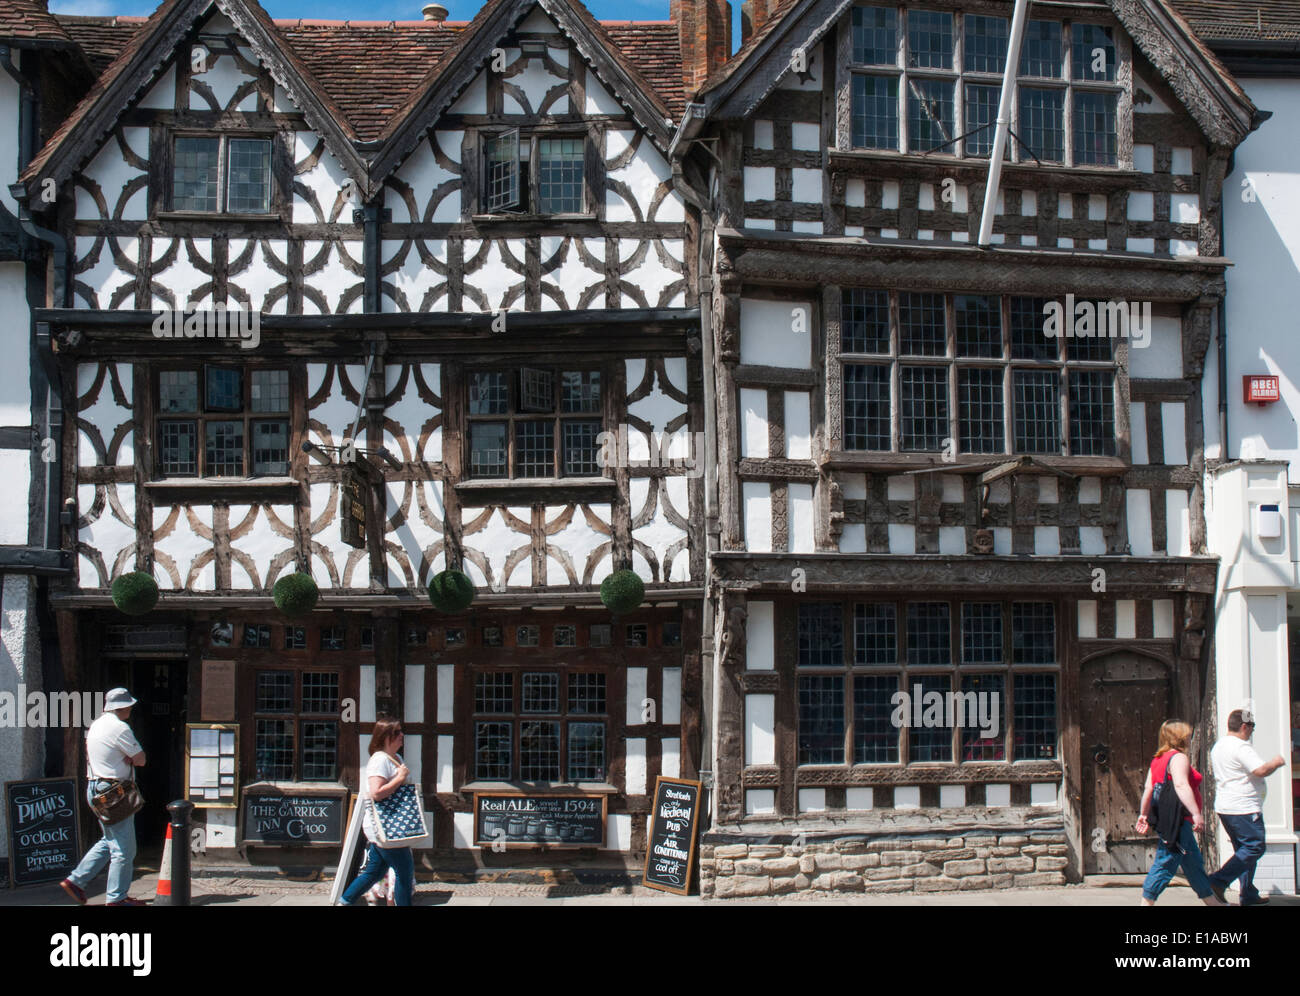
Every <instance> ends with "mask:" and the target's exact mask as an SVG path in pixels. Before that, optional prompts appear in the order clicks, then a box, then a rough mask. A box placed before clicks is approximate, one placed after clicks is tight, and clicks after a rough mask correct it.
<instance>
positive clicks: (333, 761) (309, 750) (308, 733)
mask: <svg viewBox="0 0 1300 996" xmlns="http://www.w3.org/2000/svg"><path fill="white" fill-rule="evenodd" d="M338 759H339V724H338V723H336V722H333V721H326V720H320V719H308V720H303V724H302V780H303V781H305V782H330V781H333V780H334V779H335V778H336V777H337V776H338Z"/></svg>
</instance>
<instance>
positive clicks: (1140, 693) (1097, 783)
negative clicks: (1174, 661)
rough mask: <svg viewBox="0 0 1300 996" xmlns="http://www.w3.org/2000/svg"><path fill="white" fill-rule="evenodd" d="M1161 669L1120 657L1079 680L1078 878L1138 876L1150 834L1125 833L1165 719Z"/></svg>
mask: <svg viewBox="0 0 1300 996" xmlns="http://www.w3.org/2000/svg"><path fill="white" fill-rule="evenodd" d="M1169 688H1170V682H1169V671H1168V668H1167V667H1166V666H1165V665H1164V664H1162V663H1160V662H1159V661H1157V660H1154V659H1152V658H1150V657H1144V656H1142V655H1140V654H1134V653H1130V652H1124V651H1121V652H1119V653H1115V654H1109V655H1107V656H1105V657H1099V658H1096V659H1094V660H1090V661H1088V662H1087V663H1085V664H1084V665H1083V668H1082V669H1081V671H1080V674H1079V708H1080V717H1079V732H1080V737H1081V742H1080V745H1079V746H1080V760H1081V762H1082V764H1081V767H1082V772H1081V783H1080V784H1081V786H1082V789H1083V854H1084V860H1083V866H1084V874H1086V875H1096V874H1102V875H1106V874H1111V875H1117V874H1135V873H1142V872H1145V871H1146V870H1147V869H1148V868H1149V867H1150V865H1151V860H1152V858H1153V857H1154V856H1155V836H1154V835H1152V834H1148V835H1147V836H1145V837H1144V836H1141V835H1139V834H1138V832H1137V831H1136V830H1134V829H1133V824H1134V823H1135V822H1136V821H1137V817H1138V812H1139V807H1140V804H1141V802H1142V786H1143V784H1144V783H1145V781H1146V773H1147V768H1148V766H1149V765H1150V762H1151V756H1152V754H1154V753H1155V743H1156V736H1157V734H1158V733H1159V730H1160V724H1161V723H1163V722H1164V721H1165V720H1166V719H1168V718H1169Z"/></svg>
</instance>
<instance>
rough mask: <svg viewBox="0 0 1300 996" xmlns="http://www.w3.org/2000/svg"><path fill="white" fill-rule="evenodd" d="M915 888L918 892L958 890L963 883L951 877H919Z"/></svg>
mask: <svg viewBox="0 0 1300 996" xmlns="http://www.w3.org/2000/svg"><path fill="white" fill-rule="evenodd" d="M915 888H916V891H917V892H956V891H957V890H958V889H960V888H961V883H960V882H957V881H955V880H953V879H951V878H918V879H917V880H916V882H915Z"/></svg>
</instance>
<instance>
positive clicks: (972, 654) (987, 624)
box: [961, 602, 1002, 664]
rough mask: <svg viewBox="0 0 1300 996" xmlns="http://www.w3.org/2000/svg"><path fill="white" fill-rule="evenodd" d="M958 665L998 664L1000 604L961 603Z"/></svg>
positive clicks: (999, 654)
mask: <svg viewBox="0 0 1300 996" xmlns="http://www.w3.org/2000/svg"><path fill="white" fill-rule="evenodd" d="M961 662H962V663H963V664H1001V663H1002V605H1001V603H1000V602H963V603H962V606H961Z"/></svg>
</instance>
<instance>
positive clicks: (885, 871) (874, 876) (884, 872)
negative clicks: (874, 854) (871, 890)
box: [862, 865, 903, 882]
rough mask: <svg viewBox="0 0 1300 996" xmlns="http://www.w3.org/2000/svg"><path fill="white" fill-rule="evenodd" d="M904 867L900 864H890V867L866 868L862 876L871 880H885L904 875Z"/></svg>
mask: <svg viewBox="0 0 1300 996" xmlns="http://www.w3.org/2000/svg"><path fill="white" fill-rule="evenodd" d="M902 874H903V869H902V867H901V866H899V865H890V866H889V867H888V868H864V869H863V871H862V877H863V878H865V879H866V880H867V881H869V882H883V881H886V880H888V879H891V878H900V877H902Z"/></svg>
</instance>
